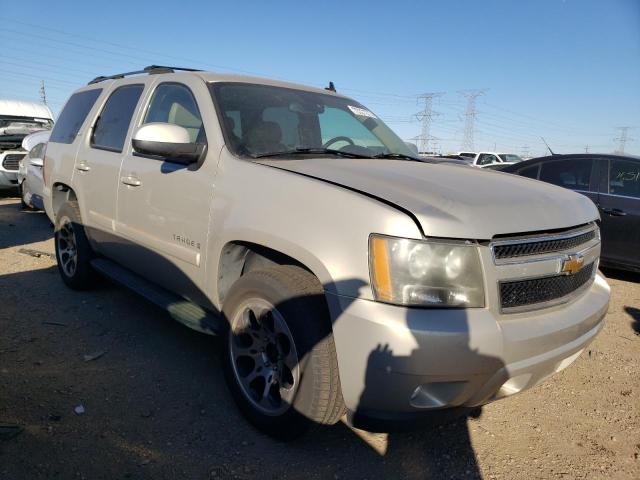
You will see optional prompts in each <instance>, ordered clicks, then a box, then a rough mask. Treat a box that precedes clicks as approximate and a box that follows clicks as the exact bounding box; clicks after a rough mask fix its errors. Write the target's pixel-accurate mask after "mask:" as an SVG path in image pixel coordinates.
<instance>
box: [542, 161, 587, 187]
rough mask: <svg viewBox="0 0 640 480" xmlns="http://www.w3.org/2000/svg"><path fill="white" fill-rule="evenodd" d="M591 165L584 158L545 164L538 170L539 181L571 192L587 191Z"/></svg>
mask: <svg viewBox="0 0 640 480" xmlns="http://www.w3.org/2000/svg"><path fill="white" fill-rule="evenodd" d="M592 163H593V161H592V160H589V159H584V158H575V159H571V160H559V161H555V162H553V161H552V162H545V163H543V164H542V169H541V170H540V180H542V181H543V182H548V183H553V184H554V185H559V186H560V187H565V188H571V189H573V190H589V182H590V180H591V164H592Z"/></svg>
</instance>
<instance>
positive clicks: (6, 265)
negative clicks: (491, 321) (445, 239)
mask: <svg viewBox="0 0 640 480" xmlns="http://www.w3.org/2000/svg"><path fill="white" fill-rule="evenodd" d="M51 236H52V229H51V227H50V225H49V222H48V220H47V218H46V216H45V215H44V214H43V213H40V212H21V211H20V204H19V201H18V200H17V199H15V198H11V197H10V196H6V194H5V196H4V197H0V424H2V425H10V424H17V425H19V426H21V427H22V429H23V430H22V431H21V432H20V433H19V434H18V435H16V436H13V437H11V435H10V433H11V431H12V430H11V429H8V428H6V427H4V428H2V427H0V478H1V479H23V478H24V479H39V478H47V479H48V478H87V479H94V478H105V479H112V478H113V479H115V478H154V479H157V478H194V479H208V478H305V479H312V478H330V479H333V478H361V479H373V478H465V477H466V478H478V477H482V478H509V479H511V478H526V479H531V478H629V479H631V478H633V479H637V478H640V381H639V377H638V372H639V367H640V335H639V332H640V275H630V274H623V273H616V272H606V273H607V275H608V276H609V278H610V283H611V286H612V289H613V297H612V302H611V308H610V310H609V315H608V317H607V324H606V326H605V328H604V330H603V332H602V333H601V334H600V336H599V337H598V338H597V339H596V341H595V342H594V343H593V344H592V345H591V346H590V350H589V351H588V352H585V354H583V356H582V357H581V358H579V359H578V360H577V362H576V363H575V364H574V365H572V366H571V367H570V368H568V369H567V370H565V371H563V372H561V373H559V374H558V375H556V376H555V377H553V378H552V379H550V380H548V381H547V382H546V383H544V384H543V385H541V386H539V387H537V388H535V389H533V390H531V391H528V392H526V393H523V394H521V395H517V396H515V397H512V398H509V399H506V400H503V401H500V402H497V403H493V404H491V405H488V406H486V407H484V408H483V409H482V412H481V415H480V416H479V417H478V418H468V419H461V420H459V421H458V422H456V423H454V424H450V425H446V426H441V427H433V428H429V429H423V430H421V431H416V432H411V433H392V434H369V433H366V432H361V431H354V430H352V429H350V428H348V427H346V426H345V425H344V424H342V423H340V424H338V425H336V426H334V427H331V428H322V429H319V430H317V431H316V432H315V433H314V434H313V435H307V436H306V437H304V438H302V439H300V440H298V441H296V442H294V443H291V444H283V443H278V442H275V441H273V440H271V439H269V438H267V437H265V436H264V435H262V434H260V433H258V432H256V431H255V430H254V429H252V428H251V427H250V426H249V425H248V424H247V423H246V422H245V421H244V420H243V418H242V417H241V416H240V414H239V413H238V411H237V410H236V408H235V406H234V404H233V402H232V400H231V397H230V395H229V394H228V392H227V389H226V386H225V384H224V380H223V378H222V373H221V371H220V364H219V360H218V356H217V353H218V345H217V342H216V339H215V338H211V337H207V336H204V335H200V334H198V333H195V332H192V331H190V330H188V329H187V328H185V327H183V326H181V325H180V324H178V323H176V322H174V321H172V320H170V319H169V318H167V316H165V315H164V314H163V312H162V311H160V310H158V309H156V308H155V307H154V306H152V305H150V304H148V303H147V302H145V301H144V300H142V299H141V298H139V297H137V296H136V295H134V294H132V293H130V292H128V291H126V290H124V289H122V288H119V287H117V286H114V285H111V284H109V283H107V282H105V283H104V285H102V286H100V287H99V288H97V289H96V290H94V291H91V292H88V293H76V292H72V291H70V290H68V289H67V288H65V287H64V286H63V284H62V281H61V280H60V279H59V277H58V272H57V270H56V266H55V259H54V258H52V257H50V256H48V255H42V256H40V257H39V258H36V257H33V256H30V255H27V254H24V253H20V252H19V250H20V249H32V250H38V251H42V252H47V253H50V254H52V253H53V241H52V239H51ZM80 405H82V406H83V407H84V413H82V414H77V413H75V412H74V409H76V407H78V406H80ZM9 437H11V438H9Z"/></svg>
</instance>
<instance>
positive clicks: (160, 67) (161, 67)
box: [87, 65, 202, 85]
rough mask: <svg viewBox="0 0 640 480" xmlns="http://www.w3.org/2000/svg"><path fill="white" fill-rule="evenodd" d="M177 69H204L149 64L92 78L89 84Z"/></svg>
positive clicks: (194, 70) (191, 70) (185, 70)
mask: <svg viewBox="0 0 640 480" xmlns="http://www.w3.org/2000/svg"><path fill="white" fill-rule="evenodd" d="M176 70H179V71H181V72H201V71H202V70H199V69H197V68H182V67H167V66H165V65H149V66H148V67H144V68H143V69H142V70H136V71H133V72H125V73H116V74H115V75H108V76H100V77H96V78H94V79H93V80H91V81H90V82H89V83H88V84H87V85H93V84H94V83H99V82H102V81H104V80H116V79H118V78H124V77H128V76H129V75H138V74H141V73H148V74H149V75H156V74H160V73H173V72H175V71H176Z"/></svg>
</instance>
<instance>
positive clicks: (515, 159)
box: [499, 153, 522, 163]
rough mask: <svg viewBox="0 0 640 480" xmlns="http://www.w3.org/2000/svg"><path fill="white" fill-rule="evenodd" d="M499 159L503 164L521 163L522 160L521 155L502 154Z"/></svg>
mask: <svg viewBox="0 0 640 480" xmlns="http://www.w3.org/2000/svg"><path fill="white" fill-rule="evenodd" d="M499 157H500V158H501V159H502V161H503V162H512V163H515V162H521V161H522V158H521V157H520V156H519V155H514V154H512V153H501V154H500V155H499Z"/></svg>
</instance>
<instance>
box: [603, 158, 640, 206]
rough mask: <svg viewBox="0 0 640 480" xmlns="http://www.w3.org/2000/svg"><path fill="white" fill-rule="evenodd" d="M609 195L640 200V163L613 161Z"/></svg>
mask: <svg viewBox="0 0 640 480" xmlns="http://www.w3.org/2000/svg"><path fill="white" fill-rule="evenodd" d="M610 165H611V170H610V172H609V193H611V194H613V195H622V196H624V197H634V198H640V162H629V161H625V160H611V163H610Z"/></svg>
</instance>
